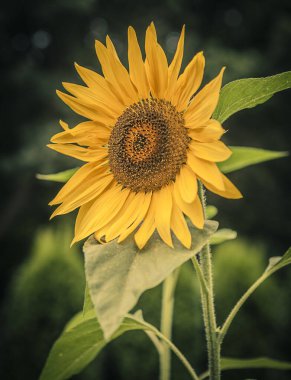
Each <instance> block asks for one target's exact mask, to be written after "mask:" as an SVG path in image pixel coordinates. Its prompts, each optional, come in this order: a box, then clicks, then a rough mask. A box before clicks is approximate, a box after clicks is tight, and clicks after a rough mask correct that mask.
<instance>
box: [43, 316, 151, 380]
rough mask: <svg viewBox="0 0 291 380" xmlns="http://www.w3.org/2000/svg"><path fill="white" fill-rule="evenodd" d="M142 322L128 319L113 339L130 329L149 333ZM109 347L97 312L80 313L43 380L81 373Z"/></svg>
mask: <svg viewBox="0 0 291 380" xmlns="http://www.w3.org/2000/svg"><path fill="white" fill-rule="evenodd" d="M149 326H150V325H148V324H146V323H144V322H143V321H142V319H137V318H134V317H127V318H125V319H124V320H123V322H122V323H121V325H120V326H119V329H118V330H117V331H116V332H115V334H114V335H113V336H112V338H111V339H112V340H113V339H115V338H117V337H118V336H120V335H121V334H123V333H124V332H126V331H130V330H150V327H149ZM106 344H107V341H106V340H105V339H104V336H103V332H102V329H101V327H100V324H99V323H98V321H97V319H96V315H95V312H94V310H91V311H89V312H87V313H85V314H83V313H82V312H81V313H79V314H77V315H76V316H75V317H74V318H73V319H72V320H71V321H70V322H69V323H68V325H67V326H66V328H65V330H64V332H63V333H62V334H61V336H60V337H59V339H58V340H57V341H56V342H55V344H54V345H53V347H52V349H51V351H50V354H49V357H48V359H47V362H46V364H45V367H44V369H43V371H42V373H41V376H40V380H64V379H68V378H70V377H71V376H73V375H75V374H77V373H79V372H81V371H82V370H83V369H84V368H85V367H86V366H87V365H88V364H89V363H90V362H91V361H92V360H93V359H94V358H95V357H96V356H97V354H98V353H99V352H100V351H101V350H102V348H103V347H104V346H105V345H106Z"/></svg>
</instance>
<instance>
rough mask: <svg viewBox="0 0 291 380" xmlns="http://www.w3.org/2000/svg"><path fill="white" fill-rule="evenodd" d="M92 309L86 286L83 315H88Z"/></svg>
mask: <svg viewBox="0 0 291 380" xmlns="http://www.w3.org/2000/svg"><path fill="white" fill-rule="evenodd" d="M93 308H94V305H93V303H92V300H91V297H90V293H89V288H88V285H87V284H86V288H85V294H84V305H83V314H84V315H85V314H86V313H88V312H89V311H90V310H92V309H93Z"/></svg>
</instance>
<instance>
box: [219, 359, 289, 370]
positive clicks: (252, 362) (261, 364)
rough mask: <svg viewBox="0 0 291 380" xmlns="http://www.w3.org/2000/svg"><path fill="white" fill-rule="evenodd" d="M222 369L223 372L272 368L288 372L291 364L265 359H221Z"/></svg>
mask: <svg viewBox="0 0 291 380" xmlns="http://www.w3.org/2000/svg"><path fill="white" fill-rule="evenodd" d="M221 368H222V369H223V370H227V369H243V368H272V369H280V370H286V369H291V362H285V361H280V360H274V359H270V358H265V357H261V358H253V359H235V358H221Z"/></svg>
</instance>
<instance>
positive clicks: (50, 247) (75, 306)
mask: <svg viewBox="0 0 291 380" xmlns="http://www.w3.org/2000/svg"><path fill="white" fill-rule="evenodd" d="M71 230H72V226H70V225H69V224H67V225H61V226H60V227H59V228H54V229H52V228H46V229H42V230H40V231H39V232H38V233H37V234H36V237H35V241H34V244H33V249H32V253H31V255H30V257H29V258H28V259H27V260H26V261H25V262H24V263H23V264H22V265H21V266H20V267H19V268H18V270H17V271H16V272H15V274H14V277H13V279H12V282H11V285H10V287H9V289H8V292H7V296H6V302H5V309H4V316H3V317H4V323H5V336H4V346H5V350H4V353H3V355H4V357H3V358H4V363H3V365H4V372H3V374H5V376H4V377H2V378H7V379H20V378H23V379H34V378H37V374H38V372H39V371H40V369H41V368H42V365H43V363H44V361H45V359H46V356H47V351H48V347H50V346H51V345H52V343H53V342H54V340H55V339H56V338H57V336H58V334H59V332H60V331H61V330H62V329H63V327H64V325H65V323H66V322H67V321H68V319H69V318H70V317H71V316H72V315H73V314H74V313H76V312H77V311H79V310H80V309H81V307H82V302H83V289H84V282H85V280H84V271H83V266H82V260H81V256H80V253H79V252H78V250H77V249H71V250H70V249H69V245H70V242H71V240H72V231H71Z"/></svg>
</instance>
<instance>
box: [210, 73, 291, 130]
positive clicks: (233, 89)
mask: <svg viewBox="0 0 291 380" xmlns="http://www.w3.org/2000/svg"><path fill="white" fill-rule="evenodd" d="M290 87H291V71H287V72H285V73H281V74H277V75H273V76H270V77H266V78H248V79H240V80H235V81H233V82H230V83H228V84H227V85H225V86H224V87H223V88H222V90H221V93H220V97H219V102H218V105H217V107H216V110H215V112H214V114H213V118H214V119H216V120H218V121H220V122H221V123H223V122H224V121H225V120H226V119H228V118H229V117H230V116H231V115H233V114H234V113H236V112H238V111H240V110H243V109H245V108H253V107H255V106H256V105H258V104H262V103H264V102H266V101H267V100H269V99H270V98H271V97H272V96H273V95H274V94H275V93H276V92H279V91H282V90H286V89H288V88H290Z"/></svg>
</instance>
